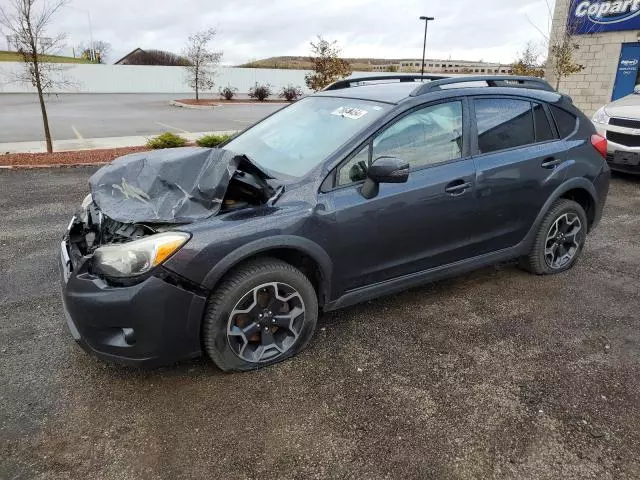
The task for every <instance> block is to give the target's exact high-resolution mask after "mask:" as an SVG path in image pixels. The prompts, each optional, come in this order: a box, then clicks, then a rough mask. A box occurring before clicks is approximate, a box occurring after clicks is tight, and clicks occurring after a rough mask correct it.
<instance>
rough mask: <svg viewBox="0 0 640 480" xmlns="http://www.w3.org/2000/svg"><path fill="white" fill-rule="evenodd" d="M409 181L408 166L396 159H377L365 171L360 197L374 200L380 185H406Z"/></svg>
mask: <svg viewBox="0 0 640 480" xmlns="http://www.w3.org/2000/svg"><path fill="white" fill-rule="evenodd" d="M408 179H409V164H408V163H407V162H405V161H403V160H400V159H399V158H396V157H378V158H376V159H375V160H374V161H373V163H372V164H371V166H370V167H369V170H368V171H367V180H366V181H365V182H364V185H363V186H362V190H361V193H362V196H363V197H364V198H366V199H370V198H374V197H376V196H377V195H378V192H379V191H380V184H381V183H406V181H407V180H408Z"/></svg>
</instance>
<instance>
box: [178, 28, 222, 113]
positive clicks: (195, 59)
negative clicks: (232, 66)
mask: <svg viewBox="0 0 640 480" xmlns="http://www.w3.org/2000/svg"><path fill="white" fill-rule="evenodd" d="M215 36H216V31H215V29H213V28H210V29H208V30H203V31H201V32H198V33H195V34H194V35H191V36H190V37H189V40H188V42H187V46H186V48H185V50H184V56H185V57H186V59H187V60H188V61H189V63H190V65H188V66H186V67H185V68H186V69H187V74H188V78H189V86H190V87H191V88H193V89H194V90H195V92H196V100H200V91H201V90H211V89H212V88H213V86H214V85H215V83H214V80H213V78H214V76H215V68H216V67H217V66H218V64H219V63H220V60H221V59H222V52H213V51H211V50H210V49H209V43H211V41H212V40H213V38H214V37H215Z"/></svg>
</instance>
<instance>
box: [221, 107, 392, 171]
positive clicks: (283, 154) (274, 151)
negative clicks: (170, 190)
mask: <svg viewBox="0 0 640 480" xmlns="http://www.w3.org/2000/svg"><path fill="white" fill-rule="evenodd" d="M389 108H390V105H386V104H383V103H377V102H370V101H366V100H353V99H349V98H335V97H307V98H303V99H302V100H300V101H298V102H296V103H294V104H293V105H291V106H290V107H288V108H284V109H282V110H280V111H279V112H277V113H275V114H274V115H272V116H270V117H268V118H267V119H265V120H264V121H262V122H260V123H259V124H258V125H256V126H255V127H253V128H251V129H249V130H247V131H246V132H245V133H243V134H242V135H240V136H239V137H237V138H235V139H233V140H231V141H230V142H229V143H228V144H226V145H225V147H224V148H225V150H231V151H234V152H238V153H242V154H244V155H247V156H248V157H249V158H250V159H251V160H252V161H253V163H255V164H256V165H257V166H259V167H261V168H263V169H264V170H267V171H269V172H273V173H274V174H275V175H278V174H282V175H286V176H292V177H302V176H304V175H305V174H307V173H308V172H309V171H310V170H312V169H313V168H314V167H316V166H317V165H318V164H320V163H321V162H322V161H324V160H325V159H326V158H327V157H328V156H329V155H331V154H332V153H333V152H335V151H336V150H337V149H338V148H339V147H340V146H341V145H342V144H343V143H344V142H346V141H347V140H348V139H349V138H351V137H352V136H353V135H355V134H356V133H358V132H360V131H362V130H363V129H364V128H366V127H367V126H368V125H370V124H371V123H373V122H374V121H375V120H376V119H378V118H380V117H381V116H382V115H383V114H384V113H385V112H386V111H387V110H388V109H389Z"/></svg>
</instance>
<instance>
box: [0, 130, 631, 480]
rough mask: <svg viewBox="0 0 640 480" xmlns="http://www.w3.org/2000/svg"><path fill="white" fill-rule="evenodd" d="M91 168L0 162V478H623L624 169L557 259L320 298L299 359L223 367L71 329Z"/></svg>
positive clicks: (627, 393) (626, 411) (626, 375)
mask: <svg viewBox="0 0 640 480" xmlns="http://www.w3.org/2000/svg"><path fill="white" fill-rule="evenodd" d="M3 124H4V123H3ZM91 172H92V169H88V168H70V169H59V170H37V171H0V191H2V194H1V195H0V208H1V212H2V214H1V215H0V367H1V368H0V385H2V386H1V387H0V478H3V479H4V478H6V479H69V478H100V479H187V478H212V479H213V478H220V479H223V478H224V479H233V478H239V479H242V478H286V479H296V478H299V479H308V478H353V479H361V478H375V479H377V478H438V479H441V478H456V479H467V478H518V479H558V478H563V479H567V478H571V479H585V478H597V479H613V478H616V479H617V478H625V479H632V478H640V385H639V383H640V382H639V380H640V328H639V327H640V318H639V317H640V179H633V178H629V177H616V178H614V180H613V182H612V186H611V194H610V197H609V201H608V204H607V207H606V211H605V215H604V218H603V220H602V224H601V226H600V227H599V229H598V230H597V231H596V232H595V233H594V234H593V235H592V236H591V237H590V238H589V240H588V243H587V247H586V250H585V254H584V257H583V258H582V260H581V261H580V263H579V264H578V265H577V266H576V268H575V269H573V270H572V271H570V272H568V273H565V274H562V275H558V276H554V277H544V278H541V277H535V276H531V275H529V274H526V273H524V272H522V271H520V270H519V269H517V268H516V267H515V266H514V265H501V266H497V267H492V268H486V269H483V270H480V271H477V272H474V273H471V274H468V275H465V276H462V277H458V278H456V279H452V280H447V281H443V282H439V283H437V284H433V285H430V286H425V287H422V288H417V289H413V290H411V291H408V292H405V293H402V294H399V295H395V296H392V297H389V298H385V299H381V300H377V301H373V302H369V303H366V304H363V305H359V306H356V307H353V308H349V309H347V310H343V311H339V312H335V313H332V314H327V315H324V316H323V317H322V318H321V320H320V324H319V330H318V332H317V335H316V337H315V340H313V341H312V344H311V347H310V348H309V349H308V350H307V351H305V352H304V353H303V354H302V355H300V356H299V357H297V358H295V359H293V360H291V361H289V362H286V363H283V364H280V365H278V366H276V367H273V368H269V369H267V370H264V371H260V372H257V373H248V374H239V375H226V374H222V373H221V372H220V371H218V370H217V369H216V368H215V367H214V366H213V365H212V364H211V363H209V362H208V361H205V360H196V361H193V362H187V363H183V364H180V365H177V366H173V367H169V368H163V369H159V370H152V371H138V370H132V369H126V368H122V367H118V366H112V365H107V364H104V363H102V362H100V361H97V360H95V359H94V358H92V357H90V356H88V355H87V354H85V353H84V352H83V351H82V350H80V348H79V347H77V346H76V345H75V344H74V343H73V341H72V339H71V336H70V335H69V334H68V332H67V330H66V325H65V321H64V317H63V314H62V311H61V307H60V301H59V294H58V271H57V255H58V250H57V249H58V245H59V243H58V242H59V239H60V236H61V232H62V230H63V229H64V227H65V226H66V224H67V222H68V219H69V216H70V214H71V213H72V212H73V211H74V209H75V208H76V207H77V205H78V204H79V202H80V201H81V199H82V198H83V197H84V195H85V194H86V191H87V179H88V176H89V174H90V173H91ZM363 248H365V246H364V245H363Z"/></svg>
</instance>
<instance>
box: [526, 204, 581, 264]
mask: <svg viewBox="0 0 640 480" xmlns="http://www.w3.org/2000/svg"><path fill="white" fill-rule="evenodd" d="M587 228H588V223H587V215H586V214H585V211H584V209H583V208H582V206H581V205H580V204H579V203H576V202H574V201H573V200H567V199H560V200H558V201H556V202H555V203H554V204H553V205H552V206H551V209H550V210H549V212H547V214H546V215H545V216H544V218H543V220H542V222H541V223H540V226H539V227H538V231H537V233H536V238H535V241H534V243H533V246H532V248H531V252H529V255H527V256H526V257H523V258H521V259H520V265H521V266H522V267H523V268H524V269H525V270H527V271H529V272H531V273H535V274H536V275H553V274H557V273H561V272H565V271H567V270H569V269H570V268H572V267H573V266H574V265H575V264H576V262H577V261H578V259H579V258H580V255H581V254H582V249H583V247H584V243H585V240H586V238H587Z"/></svg>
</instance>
